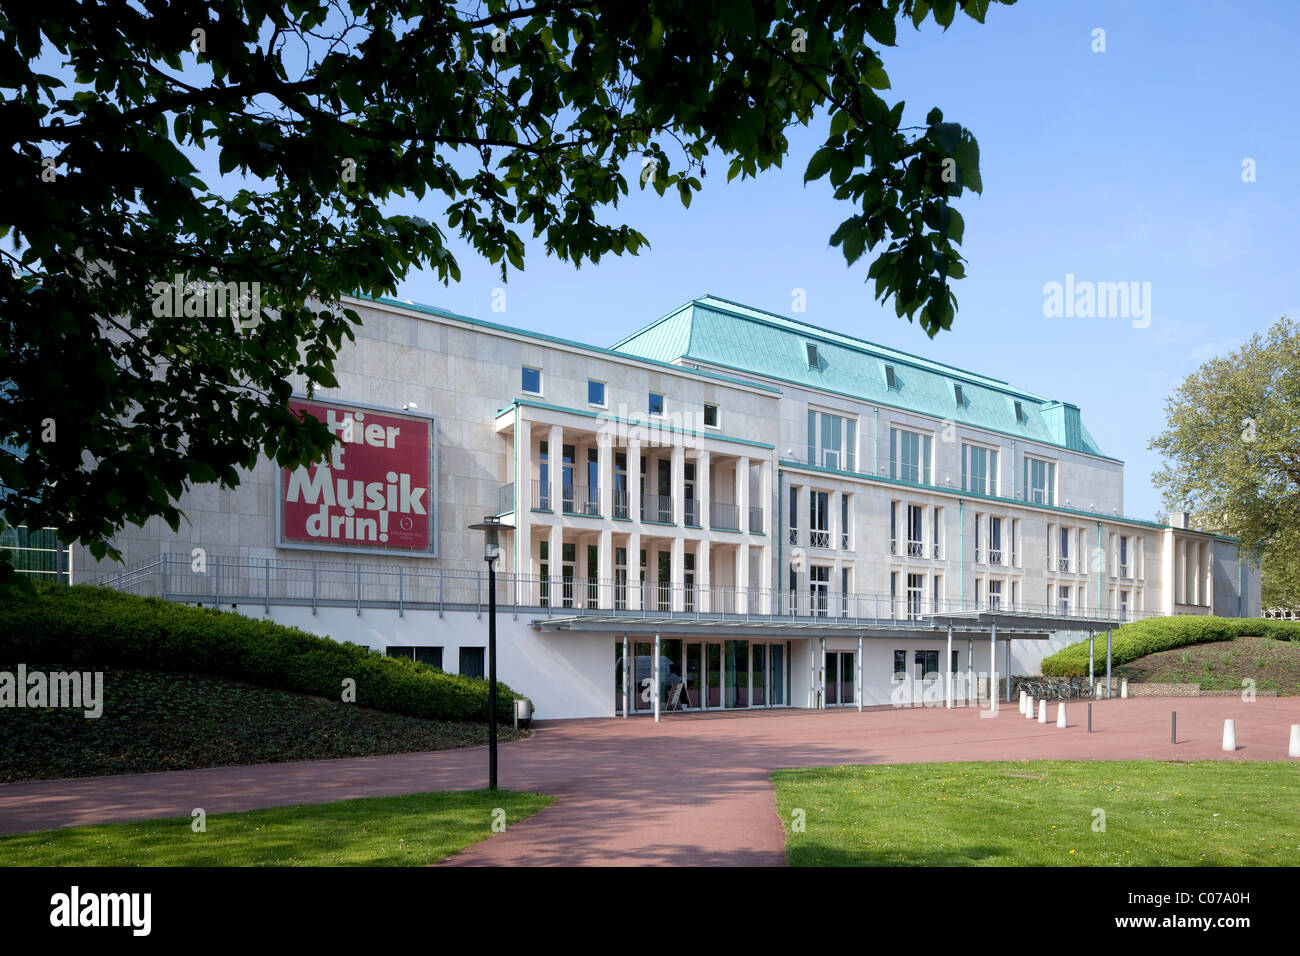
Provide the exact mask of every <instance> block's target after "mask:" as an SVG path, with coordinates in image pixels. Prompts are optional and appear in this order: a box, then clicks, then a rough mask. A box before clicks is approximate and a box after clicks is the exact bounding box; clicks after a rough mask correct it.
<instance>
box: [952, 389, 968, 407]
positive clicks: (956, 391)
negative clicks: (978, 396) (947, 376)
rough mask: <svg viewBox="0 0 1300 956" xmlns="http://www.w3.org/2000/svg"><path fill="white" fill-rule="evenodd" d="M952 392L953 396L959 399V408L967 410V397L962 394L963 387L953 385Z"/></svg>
mask: <svg viewBox="0 0 1300 956" xmlns="http://www.w3.org/2000/svg"><path fill="white" fill-rule="evenodd" d="M952 391H953V394H954V395H955V396H956V397H957V407H958V408H965V407H966V396H965V395H963V394H962V392H961V386H960V385H953V387H952Z"/></svg>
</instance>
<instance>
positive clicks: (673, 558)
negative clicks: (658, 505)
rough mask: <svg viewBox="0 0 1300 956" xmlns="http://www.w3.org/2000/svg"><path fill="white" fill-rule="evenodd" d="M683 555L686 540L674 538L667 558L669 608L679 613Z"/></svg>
mask: <svg viewBox="0 0 1300 956" xmlns="http://www.w3.org/2000/svg"><path fill="white" fill-rule="evenodd" d="M673 508H674V510H675V509H676V508H677V505H675V504H674V505H673ZM685 554H686V539H685V538H683V537H682V536H681V535H676V536H674V537H673V541H672V545H671V547H670V549H669V558H668V560H669V561H670V562H671V564H672V567H671V569H670V571H671V575H670V578H669V582H668V585H669V587H671V588H672V591H671V592H670V594H671V596H672V604H671V605H670V606H671V607H672V609H673V610H674V611H681V610H683V609H684V606H685V605H684V601H683V598H684V596H685V595H684V585H685V583H686V562H685V561H684V560H683V558H684V557H685Z"/></svg>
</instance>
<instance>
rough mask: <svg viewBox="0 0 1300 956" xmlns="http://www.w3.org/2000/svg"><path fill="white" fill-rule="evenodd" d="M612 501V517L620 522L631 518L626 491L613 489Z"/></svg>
mask: <svg viewBox="0 0 1300 956" xmlns="http://www.w3.org/2000/svg"><path fill="white" fill-rule="evenodd" d="M612 501H613V508H614V515H613V517H615V518H621V519H622V520H624V521H626V520H627V519H628V518H630V517H631V516H632V512H631V508H630V506H629V503H628V493H627V489H623V490H621V491H620V490H619V489H617V488H616V489H614V494H613V498H612Z"/></svg>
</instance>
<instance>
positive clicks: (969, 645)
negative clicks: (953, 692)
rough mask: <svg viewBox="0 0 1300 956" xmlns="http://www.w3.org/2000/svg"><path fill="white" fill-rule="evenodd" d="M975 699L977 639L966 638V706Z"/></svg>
mask: <svg viewBox="0 0 1300 956" xmlns="http://www.w3.org/2000/svg"><path fill="white" fill-rule="evenodd" d="M974 699H975V638H973V637H967V638H966V706H967V707H969V706H970V705H971V701H972V700H974Z"/></svg>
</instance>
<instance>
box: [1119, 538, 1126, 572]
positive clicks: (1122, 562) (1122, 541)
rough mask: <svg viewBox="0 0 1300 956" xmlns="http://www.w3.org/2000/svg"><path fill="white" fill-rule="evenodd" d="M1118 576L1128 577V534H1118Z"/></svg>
mask: <svg viewBox="0 0 1300 956" xmlns="http://www.w3.org/2000/svg"><path fill="white" fill-rule="evenodd" d="M1119 576H1120V577H1121V578H1126V577H1128V535H1126V534H1122V535H1120V536H1119Z"/></svg>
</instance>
